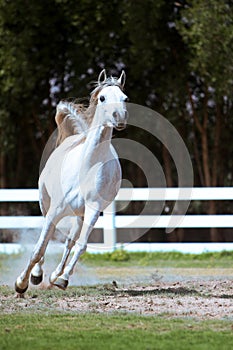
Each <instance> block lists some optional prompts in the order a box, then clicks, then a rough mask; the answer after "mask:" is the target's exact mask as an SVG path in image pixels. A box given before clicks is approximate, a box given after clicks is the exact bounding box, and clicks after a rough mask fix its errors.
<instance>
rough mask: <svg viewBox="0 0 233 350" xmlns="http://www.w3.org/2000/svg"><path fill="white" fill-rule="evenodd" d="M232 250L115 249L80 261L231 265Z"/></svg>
mask: <svg viewBox="0 0 233 350" xmlns="http://www.w3.org/2000/svg"><path fill="white" fill-rule="evenodd" d="M232 260H233V251H222V252H205V253H202V254H190V253H180V252H176V251H174V252H150V253H147V252H135V253H134V252H132V253H128V252H126V251H124V250H121V249H119V250H116V251H114V252H113V253H99V254H90V253H85V254H84V255H83V256H82V257H81V259H80V261H82V262H84V263H85V264H86V265H90V266H92V265H95V266H97V265H99V266H109V265H112V266H119V264H120V265H121V266H132V265H134V266H156V267H182V268H183V267H189V268H192V267H193V268H195V267H205V268H208V267H223V268H224V267H231V264H232Z"/></svg>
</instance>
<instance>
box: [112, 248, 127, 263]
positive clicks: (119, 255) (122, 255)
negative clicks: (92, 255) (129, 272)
mask: <svg viewBox="0 0 233 350" xmlns="http://www.w3.org/2000/svg"><path fill="white" fill-rule="evenodd" d="M110 259H111V260H112V261H128V260H129V259H130V255H129V253H128V252H127V251H125V250H123V249H116V250H115V251H114V252H112V253H111V256H110Z"/></svg>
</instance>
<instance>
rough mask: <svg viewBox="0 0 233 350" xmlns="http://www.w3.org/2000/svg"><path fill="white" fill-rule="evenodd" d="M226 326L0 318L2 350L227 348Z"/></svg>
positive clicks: (117, 318) (133, 319)
mask: <svg viewBox="0 0 233 350" xmlns="http://www.w3.org/2000/svg"><path fill="white" fill-rule="evenodd" d="M231 326H232V325H231V323H230V322H227V321H206V322H203V321H194V320H184V319H183V320H182V319H173V320H170V319H165V318H160V317H145V316H136V315H127V314H122V315H116V314H111V315H106V314H88V313H87V314H74V313H56V314H47V315H44V314H27V315H24V314H22V313H18V314H11V315H1V316H0V339H1V350H5V349H7V350H11V349H12V350H15V349H18V350H20V349H33V350H39V349H46V350H52V349H58V348H59V349H86V350H88V349H96V350H98V349H101V350H102V349H112V350H114V349H117V350H120V349H134V350H137V349H158V350H160V349H161V350H165V349H169V350H170V349H179V350H182V349H184V350H187V349H193V350H195V349H197V350H204V349H208V350H210V349H213V350H215V349H216V350H218V349H220V348H222V346H224V349H226V350H227V349H232V347H233V338H232V328H231Z"/></svg>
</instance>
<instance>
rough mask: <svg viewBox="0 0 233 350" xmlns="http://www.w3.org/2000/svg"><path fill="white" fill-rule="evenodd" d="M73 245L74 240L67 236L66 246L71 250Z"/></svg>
mask: <svg viewBox="0 0 233 350" xmlns="http://www.w3.org/2000/svg"><path fill="white" fill-rule="evenodd" d="M74 245H75V241H74V240H73V239H71V238H67V240H66V248H67V249H69V250H71V249H72V248H73V246H74Z"/></svg>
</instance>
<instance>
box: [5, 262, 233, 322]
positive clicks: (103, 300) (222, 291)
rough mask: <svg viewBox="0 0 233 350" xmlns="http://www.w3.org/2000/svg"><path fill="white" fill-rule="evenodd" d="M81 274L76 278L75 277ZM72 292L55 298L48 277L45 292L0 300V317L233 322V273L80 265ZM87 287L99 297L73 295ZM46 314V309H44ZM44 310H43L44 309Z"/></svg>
mask: <svg viewBox="0 0 233 350" xmlns="http://www.w3.org/2000/svg"><path fill="white" fill-rule="evenodd" d="M76 274H77V275H76ZM76 274H75V276H74V277H73V278H72V280H71V286H72V288H69V287H68V290H67V291H65V292H61V293H58V294H57V293H54V296H53V295H52V296H50V300H49V302H48V303H46V301H45V300H44V299H45V298H43V297H41V294H42V292H43V291H42V290H41V289H50V288H51V287H50V286H49V284H48V282H46V279H47V276H45V282H44V283H43V284H42V285H41V286H40V287H30V289H29V290H31V291H33V292H34V294H32V293H28V294H26V296H25V299H17V298H16V295H15V294H14V293H12V294H11V295H8V294H6V295H2V296H1V297H0V310H1V312H3V313H5V312H15V311H21V310H22V309H24V308H25V307H26V308H27V309H30V310H33V309H35V310H39V309H40V307H42V306H43V307H45V309H46V310H47V311H48V310H51V311H63V310H64V311H72V312H100V313H103V312H107V313H112V312H124V313H128V312H129V313H132V312H133V313H138V314H143V315H160V316H164V317H192V318H196V319H228V320H232V321H233V303H232V301H233V269H231V268H229V269H228V268H227V269H226V268H225V269H211V268H209V269H203V268H198V269H181V268H176V269H166V268H160V269H154V268H152V267H151V268H137V267H134V268H106V267H102V268H96V269H94V268H86V267H85V266H79V268H78V271H77V273H76ZM82 285H89V286H94V285H95V286H96V292H95V293H93V292H92V293H89V292H88V288H87V293H84V294H83V295H82V294H81V295H80V293H79V294H78V293H77V295H75V293H73V294H72V293H69V290H72V291H73V290H74V289H75V290H76V288H77V291H78V290H79V289H80V288H81V286H82ZM38 288H39V289H40V293H38V295H37V294H36V290H37V289H38ZM45 309H44V310H45ZM42 310H43V308H42Z"/></svg>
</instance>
